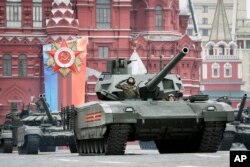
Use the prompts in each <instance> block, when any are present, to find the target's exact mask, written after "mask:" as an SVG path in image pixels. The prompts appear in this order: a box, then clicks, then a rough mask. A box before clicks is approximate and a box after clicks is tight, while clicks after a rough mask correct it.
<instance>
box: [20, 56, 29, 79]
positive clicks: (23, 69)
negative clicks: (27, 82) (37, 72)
mask: <svg viewBox="0 0 250 167" xmlns="http://www.w3.org/2000/svg"><path fill="white" fill-rule="evenodd" d="M26 75H27V56H26V55H20V56H19V59H18V76H19V77H25V76H26Z"/></svg>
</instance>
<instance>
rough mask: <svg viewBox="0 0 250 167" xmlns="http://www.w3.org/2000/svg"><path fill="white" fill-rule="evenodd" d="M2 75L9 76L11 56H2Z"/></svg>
mask: <svg viewBox="0 0 250 167" xmlns="http://www.w3.org/2000/svg"><path fill="white" fill-rule="evenodd" d="M3 76H11V56H10V55H4V56H3Z"/></svg>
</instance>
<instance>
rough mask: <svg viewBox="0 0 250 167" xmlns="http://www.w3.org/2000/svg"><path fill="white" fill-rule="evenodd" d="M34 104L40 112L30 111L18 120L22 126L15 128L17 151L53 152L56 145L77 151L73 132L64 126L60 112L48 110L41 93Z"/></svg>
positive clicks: (23, 152)
mask: <svg viewBox="0 0 250 167" xmlns="http://www.w3.org/2000/svg"><path fill="white" fill-rule="evenodd" d="M36 105H37V107H38V109H39V111H40V112H30V113H29V114H28V115H26V116H24V117H23V118H22V119H21V120H20V121H21V122H22V123H23V126H20V127H18V128H17V147H18V153H19V154H38V150H40V152H54V151H55V150H56V146H69V148H70V151H71V152H72V153H77V148H76V144H75V140H74V133H73V131H72V130H68V129H65V128H64V126H63V120H62V116H61V114H60V113H56V112H52V113H51V112H50V110H49V107H48V104H47V103H46V101H45V97H44V96H43V95H40V98H39V100H38V101H37V102H36Z"/></svg>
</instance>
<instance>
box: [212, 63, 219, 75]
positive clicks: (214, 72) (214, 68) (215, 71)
mask: <svg viewBox="0 0 250 167" xmlns="http://www.w3.org/2000/svg"><path fill="white" fill-rule="evenodd" d="M212 77H213V78H218V77H220V65H219V64H218V63H214V64H212Z"/></svg>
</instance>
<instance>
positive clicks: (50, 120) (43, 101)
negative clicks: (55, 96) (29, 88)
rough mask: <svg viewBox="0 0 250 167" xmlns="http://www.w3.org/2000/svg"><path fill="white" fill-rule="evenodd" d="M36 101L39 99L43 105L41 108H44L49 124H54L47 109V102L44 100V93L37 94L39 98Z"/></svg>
mask: <svg viewBox="0 0 250 167" xmlns="http://www.w3.org/2000/svg"><path fill="white" fill-rule="evenodd" d="M38 101H40V103H41V105H42V106H43V108H44V110H45V113H46V115H47V117H48V121H49V122H50V123H51V124H54V119H53V117H52V115H51V113H50V111H49V107H48V104H47V103H46V101H45V98H44V95H42V94H41V95H39V100H38Z"/></svg>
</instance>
